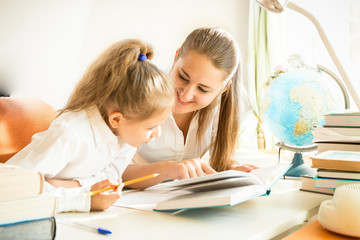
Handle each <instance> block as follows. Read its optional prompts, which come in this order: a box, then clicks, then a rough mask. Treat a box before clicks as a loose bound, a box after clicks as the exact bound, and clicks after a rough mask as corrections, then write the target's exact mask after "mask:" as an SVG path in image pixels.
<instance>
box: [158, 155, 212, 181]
mask: <svg viewBox="0 0 360 240" xmlns="http://www.w3.org/2000/svg"><path fill="white" fill-rule="evenodd" d="M161 172H162V173H164V175H165V176H166V177H167V178H170V179H188V178H194V177H200V176H205V175H208V174H212V173H216V171H215V170H214V169H213V168H212V167H210V165H208V164H206V163H204V162H202V161H200V159H198V158H197V159H190V160H183V161H168V162H166V164H165V166H164V167H163V169H162V171H161Z"/></svg>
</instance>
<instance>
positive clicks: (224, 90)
mask: <svg viewBox="0 0 360 240" xmlns="http://www.w3.org/2000/svg"><path fill="white" fill-rule="evenodd" d="M231 83H232V80H230V81H229V82H228V83H227V84H226V86H225V87H224V89H223V90H222V92H221V93H224V92H226V90H228V88H229V87H230V85H231Z"/></svg>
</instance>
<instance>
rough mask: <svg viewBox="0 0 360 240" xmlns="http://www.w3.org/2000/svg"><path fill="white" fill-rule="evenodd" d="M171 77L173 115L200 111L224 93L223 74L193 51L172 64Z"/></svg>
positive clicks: (208, 60) (202, 56) (205, 58)
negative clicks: (172, 82) (174, 98)
mask: <svg viewBox="0 0 360 240" xmlns="http://www.w3.org/2000/svg"><path fill="white" fill-rule="evenodd" d="M171 77H172V78H173V79H175V90H176V101H175V105H174V108H173V113H175V114H184V113H189V112H194V111H196V110H199V109H202V108H204V107H206V106H208V105H209V104H210V103H211V102H212V101H213V100H214V99H215V98H216V97H217V96H218V95H219V94H221V93H222V92H223V91H224V87H223V82H224V80H225V73H224V72H223V71H222V70H220V69H218V68H216V67H215V66H214V65H213V64H212V62H211V60H210V59H208V58H207V57H206V56H204V55H199V54H198V53H196V52H195V51H189V52H188V53H187V54H185V55H184V56H182V57H181V58H179V59H178V60H177V61H176V62H175V63H174V66H173V68H172V69H171Z"/></svg>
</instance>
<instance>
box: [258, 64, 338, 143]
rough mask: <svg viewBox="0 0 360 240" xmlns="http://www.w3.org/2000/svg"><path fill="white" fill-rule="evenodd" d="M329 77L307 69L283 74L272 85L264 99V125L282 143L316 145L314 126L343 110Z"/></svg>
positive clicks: (335, 88) (336, 89)
mask: <svg viewBox="0 0 360 240" xmlns="http://www.w3.org/2000/svg"><path fill="white" fill-rule="evenodd" d="M326 77H328V76H327V75H325V74H323V73H321V72H319V71H317V70H315V69H312V68H304V69H295V70H292V71H288V72H285V73H282V74H280V75H279V76H278V77H276V78H275V79H274V80H273V81H272V82H271V83H270V85H269V87H268V88H267V89H266V91H265V93H264V96H263V101H262V113H263V117H264V122H265V124H266V125H267V126H268V128H269V129H270V131H271V132H272V133H273V134H274V136H275V137H277V138H278V139H279V140H280V141H281V142H283V143H285V144H288V145H292V146H308V145H313V144H314V143H313V135H312V130H313V129H314V126H317V125H323V124H324V115H325V114H326V113H328V112H332V111H338V110H340V109H343V108H344V101H343V96H342V95H341V91H339V90H338V89H339V88H338V87H336V86H335V87H334V85H332V82H334V81H333V80H332V79H330V80H329V79H328V78H326ZM334 90H335V91H334Z"/></svg>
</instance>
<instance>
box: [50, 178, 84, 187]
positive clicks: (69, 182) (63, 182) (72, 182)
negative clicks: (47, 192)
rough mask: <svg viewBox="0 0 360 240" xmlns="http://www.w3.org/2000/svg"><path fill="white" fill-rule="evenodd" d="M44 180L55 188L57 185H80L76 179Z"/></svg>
mask: <svg viewBox="0 0 360 240" xmlns="http://www.w3.org/2000/svg"><path fill="white" fill-rule="evenodd" d="M45 181H46V182H48V183H50V184H51V185H53V186H54V187H57V188H58V187H64V188H75V187H81V185H80V183H79V182H78V181H76V180H60V179H45Z"/></svg>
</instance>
